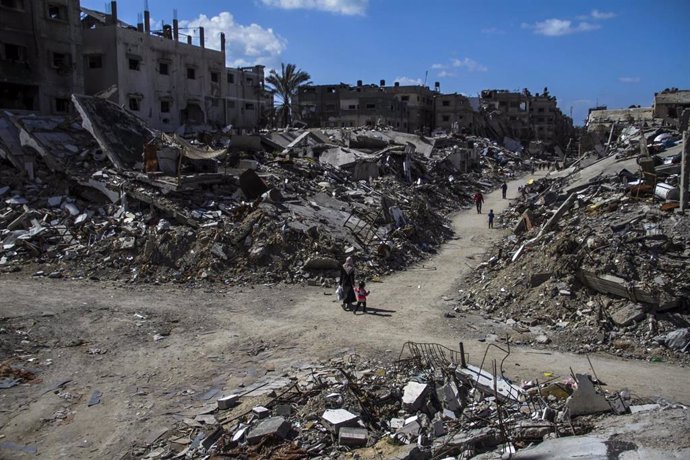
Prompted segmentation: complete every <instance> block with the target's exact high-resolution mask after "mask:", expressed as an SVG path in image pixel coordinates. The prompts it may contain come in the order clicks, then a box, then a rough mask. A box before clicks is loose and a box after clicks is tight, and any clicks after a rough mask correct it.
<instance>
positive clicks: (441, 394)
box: [436, 382, 461, 411]
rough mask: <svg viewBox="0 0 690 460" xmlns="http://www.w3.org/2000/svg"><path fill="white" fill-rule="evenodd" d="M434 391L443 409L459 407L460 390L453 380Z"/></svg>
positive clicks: (456, 408) (454, 409)
mask: <svg viewBox="0 0 690 460" xmlns="http://www.w3.org/2000/svg"><path fill="white" fill-rule="evenodd" d="M436 393H437V396H438V400H439V401H441V404H443V407H444V408H445V409H450V410H452V411H456V410H459V409H460V407H461V404H460V392H459V391H458V386H457V385H456V384H455V382H449V383H447V384H445V385H443V386H442V387H440V388H439V389H438V391H437V392H436Z"/></svg>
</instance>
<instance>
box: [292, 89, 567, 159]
mask: <svg viewBox="0 0 690 460" xmlns="http://www.w3.org/2000/svg"><path fill="white" fill-rule="evenodd" d="M472 102H473V101H472V100H471V99H470V98H468V97H466V96H464V95H462V94H457V93H455V94H442V93H441V90H440V84H439V83H438V82H437V83H436V84H435V85H434V89H433V90H431V89H430V88H429V87H427V86H423V85H409V86H402V85H399V84H398V83H397V82H396V83H395V84H394V85H393V86H386V82H385V80H381V82H380V84H379V85H376V84H367V85H365V84H363V83H362V81H361V80H359V81H357V85H356V86H351V85H347V84H345V83H341V84H338V85H306V86H303V87H301V88H300V89H299V93H298V97H297V107H298V114H299V116H300V117H301V120H302V121H303V122H304V123H306V124H307V126H309V127H314V128H329V127H331V128H333V127H353V126H376V125H386V126H391V127H393V128H394V129H396V130H398V131H403V132H408V133H418V134H423V135H430V134H431V133H432V132H440V131H443V132H446V133H467V134H480V135H491V136H492V137H495V138H500V139H503V138H504V137H510V138H513V139H517V140H519V141H520V142H521V143H522V144H523V145H527V144H529V142H530V141H533V140H538V141H542V142H544V143H545V144H547V145H561V146H565V145H566V144H567V143H568V140H569V139H570V138H571V137H572V136H573V134H574V128H573V123H572V119H571V118H570V117H567V116H565V115H564V114H563V113H562V112H561V110H560V109H559V108H558V106H557V100H556V98H555V97H554V96H552V95H550V94H549V93H548V90H547V89H546V88H545V89H544V92H543V93H542V94H539V93H537V94H535V95H532V94H531V93H530V92H529V91H527V90H524V91H523V92H510V91H506V90H486V91H482V93H481V98H480V99H479V100H478V101H476V100H475V102H476V104H475V107H473V104H472Z"/></svg>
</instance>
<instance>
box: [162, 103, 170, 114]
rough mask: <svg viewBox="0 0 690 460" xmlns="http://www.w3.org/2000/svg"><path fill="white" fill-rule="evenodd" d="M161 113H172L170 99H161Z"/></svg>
mask: <svg viewBox="0 0 690 460" xmlns="http://www.w3.org/2000/svg"><path fill="white" fill-rule="evenodd" d="M161 113H170V101H161Z"/></svg>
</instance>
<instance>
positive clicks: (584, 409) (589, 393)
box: [565, 374, 611, 416]
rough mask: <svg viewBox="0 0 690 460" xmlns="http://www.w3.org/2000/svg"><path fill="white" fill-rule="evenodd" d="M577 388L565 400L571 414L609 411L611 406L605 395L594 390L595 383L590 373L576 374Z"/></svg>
mask: <svg viewBox="0 0 690 460" xmlns="http://www.w3.org/2000/svg"><path fill="white" fill-rule="evenodd" d="M575 377H576V378H577V390H576V391H575V392H574V393H573V394H572V395H571V396H570V397H569V398H568V399H567V401H566V402H565V404H566V406H567V408H568V410H569V411H570V415H571V416H577V415H589V414H597V413H600V412H609V411H610V410H611V406H610V405H609V403H608V401H606V398H605V397H604V395H602V394H599V393H597V392H596V391H595V390H594V384H593V383H592V381H591V380H590V378H589V376H588V375H585V374H575Z"/></svg>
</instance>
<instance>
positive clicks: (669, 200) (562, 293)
mask: <svg viewBox="0 0 690 460" xmlns="http://www.w3.org/2000/svg"><path fill="white" fill-rule="evenodd" d="M630 131H631V130H624V136H623V137H624V138H625V141H622V142H621V143H619V144H617V145H616V147H615V148H613V149H612V150H611V151H610V152H609V156H607V157H604V158H603V159H600V160H596V161H587V165H583V164H579V166H580V167H581V169H578V168H577V167H572V168H569V170H566V171H563V172H562V173H560V174H559V173H556V174H553V175H549V177H547V178H544V179H541V180H538V181H534V182H531V183H529V184H526V185H525V187H524V188H523V196H522V198H521V199H520V200H518V201H517V202H516V203H515V204H514V205H513V206H512V207H511V208H510V210H508V211H507V212H506V213H505V214H504V215H503V216H502V217H501V219H502V221H503V225H504V226H505V227H506V228H512V229H513V233H514V234H513V235H511V236H509V237H508V238H506V239H505V240H504V241H503V242H502V243H501V244H500V245H498V246H497V247H496V248H494V250H493V251H492V252H490V253H489V254H488V256H487V259H486V260H485V262H483V263H482V264H481V265H480V266H479V267H478V269H477V270H476V271H475V272H474V273H473V274H472V279H471V282H470V283H469V284H470V285H474V286H477V288H474V289H469V290H466V291H463V292H462V296H461V301H460V302H459V303H460V305H458V307H457V308H458V309H459V310H460V311H461V310H467V311H470V310H479V311H481V312H484V313H486V314H488V315H490V316H492V317H494V318H496V319H499V320H500V321H502V322H505V323H506V324H508V325H510V326H511V327H512V329H513V330H514V331H515V334H514V335H513V337H512V338H511V340H512V341H513V342H514V343H533V344H542V345H544V344H547V343H550V342H553V343H554V345H556V346H558V348H559V349H565V350H570V351H575V352H584V353H589V352H593V351H608V352H612V353H614V354H616V355H619V356H623V357H636V358H643V359H648V360H653V361H659V360H681V361H687V354H681V353H687V352H688V351H690V329H688V327H687V326H688V324H690V310H689V309H688V307H689V306H690V305H689V302H688V299H689V298H690V273H688V271H687V266H688V259H690V236H689V235H690V233H689V232H690V218H689V217H688V216H687V215H684V214H680V213H674V212H673V209H674V208H676V207H677V206H678V201H677V200H678V196H679V189H678V187H677V183H678V181H679V178H678V176H677V173H678V172H680V171H679V170H678V171H675V172H673V171H670V170H669V167H668V166H667V165H666V163H667V162H668V161H669V160H668V159H669V158H671V159H673V158H676V157H678V155H679V154H680V152H681V149H682V147H683V145H682V141H681V140H680V139H681V137H680V136H679V135H678V133H677V132H675V133H673V132H668V130H667V132H666V133H662V134H658V132H657V131H651V132H649V133H645V136H642V137H641V136H640V135H639V130H638V131H637V132H638V136H637V142H636V143H635V144H634V145H633V147H630V145H629V142H630V137H629V135H627V134H625V133H628V132H630ZM625 136H628V137H625ZM659 136H661V137H659ZM646 138H649V139H651V141H650V142H649V144H647V143H646V142H645V139H646ZM657 141H658V142H657ZM647 146H653V147H654V148H655V155H654V156H649V155H646V154H644V153H643V154H640V147H642V148H643V149H644V148H646V147H647ZM631 148H632V149H636V150H637V152H638V155H635V156H631V155H630V152H629V150H630V149H631ZM643 152H644V150H643ZM638 156H639V159H638V158H637V157H638ZM625 158H628V159H627V160H626V159H625ZM654 164H658V165H657V166H656V167H655V166H654ZM673 165H674V167H676V166H675V163H673ZM583 166H586V167H583ZM649 168H651V171H650V170H649ZM631 171H635V172H631ZM679 352H681V353H679Z"/></svg>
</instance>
